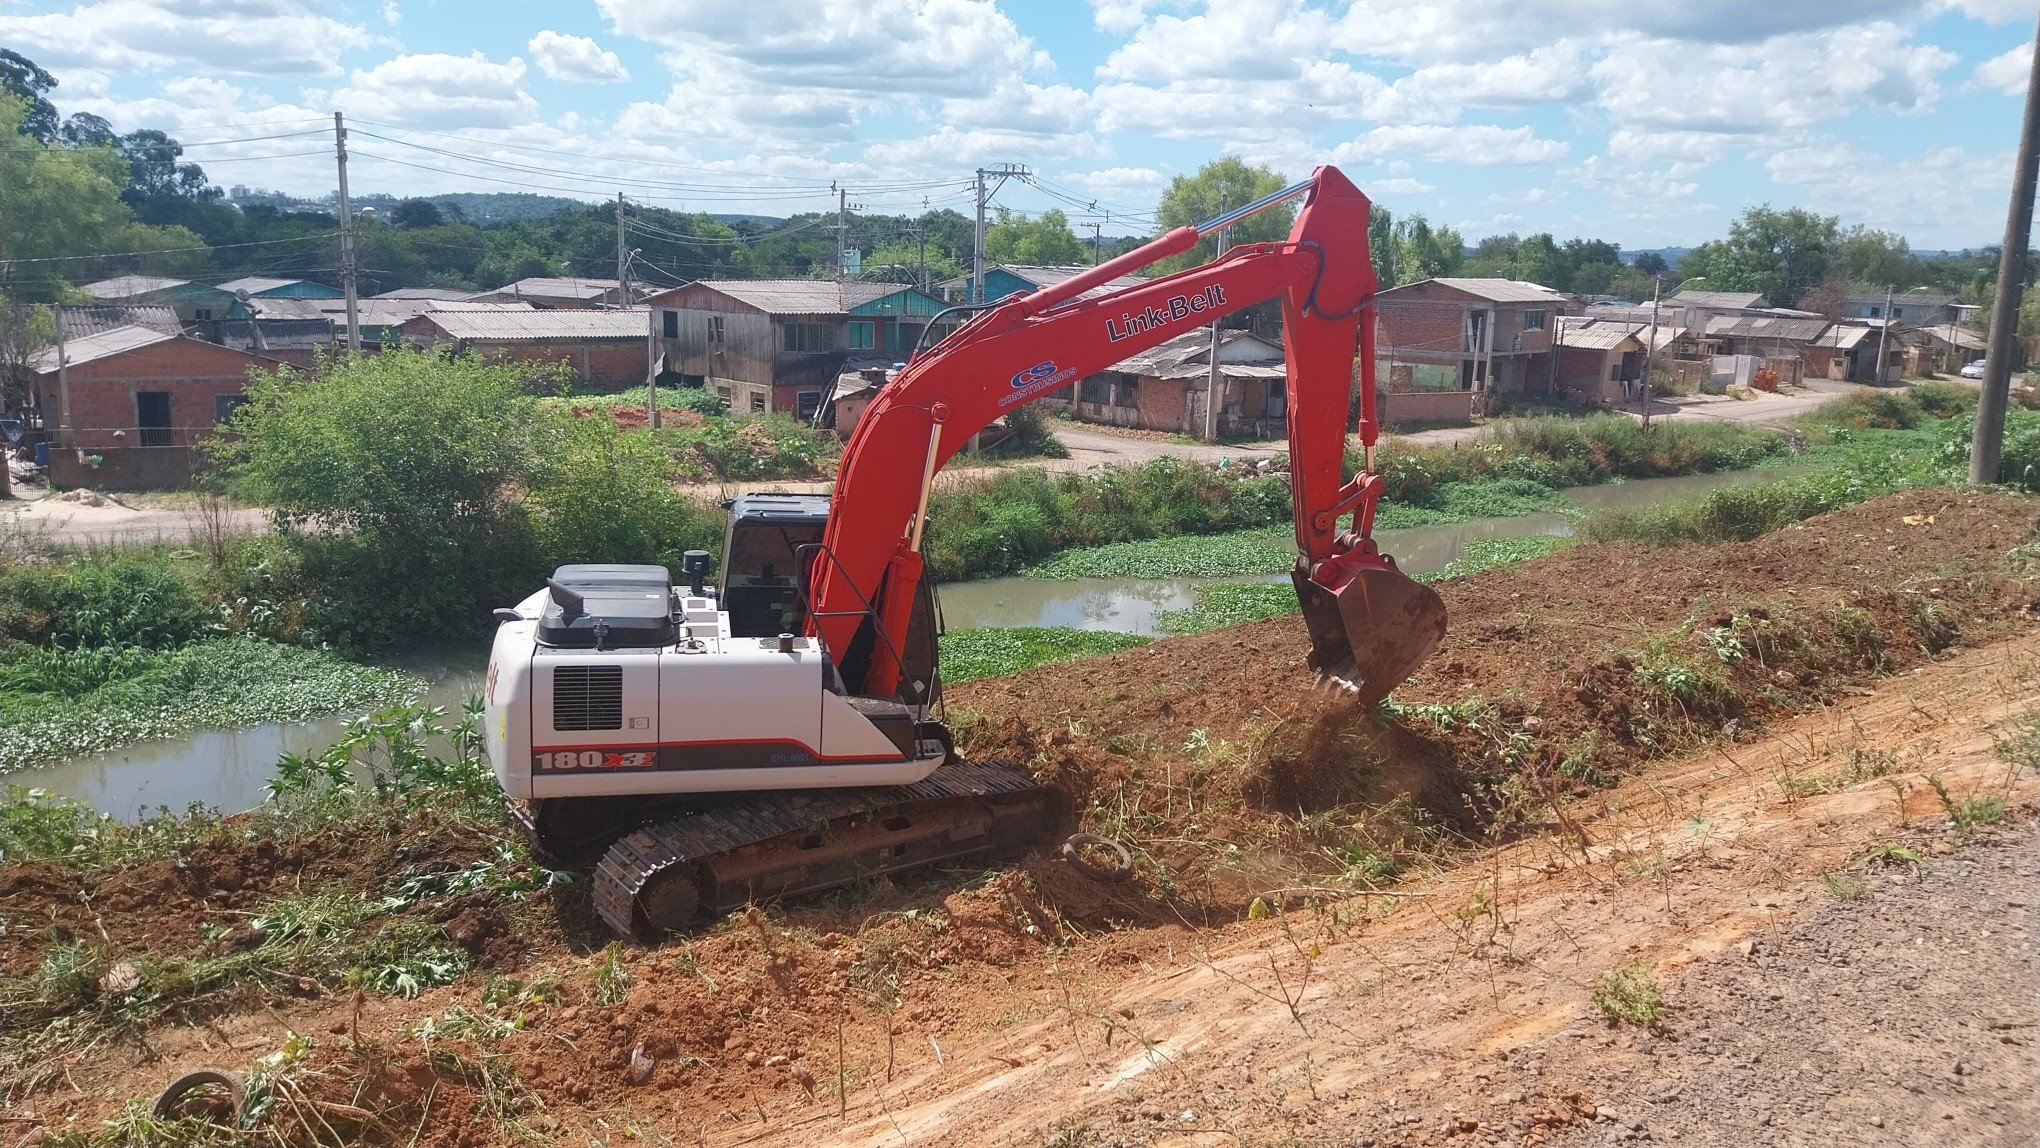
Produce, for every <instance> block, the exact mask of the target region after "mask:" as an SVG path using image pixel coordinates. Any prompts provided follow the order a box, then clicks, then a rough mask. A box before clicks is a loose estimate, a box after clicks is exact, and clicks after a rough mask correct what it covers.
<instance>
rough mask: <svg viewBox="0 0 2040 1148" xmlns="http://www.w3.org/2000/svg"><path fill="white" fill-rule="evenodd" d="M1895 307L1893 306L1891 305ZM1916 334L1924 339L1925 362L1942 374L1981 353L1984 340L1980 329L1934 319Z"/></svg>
mask: <svg viewBox="0 0 2040 1148" xmlns="http://www.w3.org/2000/svg"><path fill="white" fill-rule="evenodd" d="M1893 309H1894V310H1895V309H1896V307H1894V308H1893ZM1919 334H1920V336H1921V338H1922V340H1923V347H1922V349H1923V350H1924V352H1925V355H1926V360H1927V366H1928V367H1929V368H1930V369H1932V370H1935V371H1939V372H1941V373H1942V374H1949V375H1952V374H1954V373H1955V372H1957V371H1959V370H1961V369H1962V367H1963V365H1964V364H1965V363H1970V362H1973V361H1975V360H1977V359H1981V358H1983V357H1984V351H1985V350H1986V343H1985V341H1984V337H1983V332H1981V331H1978V330H1977V329H1976V328H1974V327H1966V326H1963V325H1962V324H1960V323H1936V324H1934V325H1933V326H1931V327H1923V328H1921V329H1920V331H1919Z"/></svg>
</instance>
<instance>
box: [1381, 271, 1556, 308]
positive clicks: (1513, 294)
mask: <svg viewBox="0 0 2040 1148" xmlns="http://www.w3.org/2000/svg"><path fill="white" fill-rule="evenodd" d="M1424 282H1425V283H1436V284H1438V285H1439V286H1441V287H1450V288H1452V289H1453V290H1454V291H1464V292H1466V293H1467V294H1469V295H1473V296H1476V297H1478V298H1481V299H1486V300H1487V301H1488V302H1490V303H1559V302H1563V301H1564V299H1565V296H1563V295H1560V294H1559V293H1558V292H1556V291H1553V290H1552V289H1551V288H1549V287H1545V286H1541V285H1539V284H1536V283H1526V282H1524V281H1523V280H1521V279H1457V278H1449V277H1440V278H1437V279H1426V280H1424ZM1417 285H1418V284H1415V283H1412V284H1409V285H1408V286H1409V287H1415V286H1417ZM1402 290H1407V288H1406V287H1396V288H1393V289H1391V290H1390V291H1384V292H1382V294H1384V295H1388V294H1392V293H1393V292H1394V291H1402Z"/></svg>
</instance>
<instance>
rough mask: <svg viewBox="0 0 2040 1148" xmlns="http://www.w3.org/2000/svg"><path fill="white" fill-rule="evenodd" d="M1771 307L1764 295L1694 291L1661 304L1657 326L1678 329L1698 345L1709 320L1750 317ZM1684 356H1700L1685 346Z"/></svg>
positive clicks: (1745, 292) (1683, 293)
mask: <svg viewBox="0 0 2040 1148" xmlns="http://www.w3.org/2000/svg"><path fill="white" fill-rule="evenodd" d="M1768 306H1770V304H1768V303H1766V302H1765V301H1764V297H1763V295H1761V294H1759V293H1758V292H1755V291H1694V290H1691V289H1688V290H1685V291H1680V292H1678V293H1676V294H1673V295H1668V296H1666V297H1665V298H1664V299H1663V300H1662V301H1660V302H1659V304H1658V322H1659V323H1661V324H1664V325H1666V326H1676V327H1678V328H1679V330H1680V331H1681V332H1683V333H1684V335H1685V339H1686V341H1687V342H1688V343H1689V344H1690V343H1696V342H1697V340H1699V339H1700V338H1701V337H1702V336H1704V335H1705V334H1706V333H1707V324H1708V322H1709V321H1710V320H1713V319H1718V318H1721V317H1722V316H1724V315H1728V316H1733V315H1747V314H1749V313H1751V312H1753V311H1760V310H1762V309H1764V308H1766V307H1768ZM1680 353H1681V354H1698V353H1699V351H1698V349H1697V347H1696V346H1682V347H1681V350H1680Z"/></svg>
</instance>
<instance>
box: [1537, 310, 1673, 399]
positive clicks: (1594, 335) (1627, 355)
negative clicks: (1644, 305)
mask: <svg viewBox="0 0 2040 1148" xmlns="http://www.w3.org/2000/svg"><path fill="white" fill-rule="evenodd" d="M1672 334H1673V332H1672V331H1671V330H1669V329H1664V330H1663V331H1662V332H1661V334H1660V336H1659V346H1660V347H1662V346H1663V345H1664V343H1665V341H1668V340H1669V339H1670V337H1671V336H1672ZM1649 338H1650V328H1649V326H1648V325H1645V326H1638V325H1636V324H1634V323H1631V322H1629V321H1627V320H1625V319H1570V318H1568V319H1561V320H1559V327H1558V334H1557V339H1558V356H1557V362H1556V364H1555V368H1554V380H1553V389H1554V390H1555V391H1556V392H1558V393H1560V394H1563V395H1565V396H1567V397H1568V398H1573V399H1576V400H1578V401H1580V402H1584V403H1587V404H1588V405H1590V406H1613V405H1615V404H1617V403H1620V402H1622V401H1624V399H1626V398H1627V397H1628V396H1627V395H1625V394H1624V393H1623V387H1622V382H1623V380H1624V379H1627V380H1629V381H1631V382H1632V383H1633V382H1636V381H1638V380H1641V379H1642V378H1643V369H1644V358H1645V354H1644V347H1645V343H1646V341H1647V340H1648V339H1649Z"/></svg>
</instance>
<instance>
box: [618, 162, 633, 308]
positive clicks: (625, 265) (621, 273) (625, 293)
mask: <svg viewBox="0 0 2040 1148" xmlns="http://www.w3.org/2000/svg"><path fill="white" fill-rule="evenodd" d="M616 305H617V306H619V307H628V306H630V252H629V250H628V249H626V248H625V247H624V245H623V193H622V192H620V191H619V192H617V193H616Z"/></svg>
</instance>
